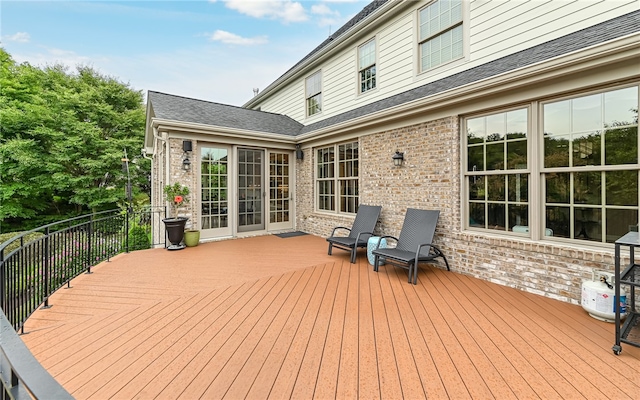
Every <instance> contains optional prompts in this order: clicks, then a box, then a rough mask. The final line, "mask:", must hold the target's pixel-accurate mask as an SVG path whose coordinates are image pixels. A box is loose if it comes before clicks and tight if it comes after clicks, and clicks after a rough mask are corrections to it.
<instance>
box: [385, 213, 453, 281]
mask: <svg viewBox="0 0 640 400" xmlns="http://www.w3.org/2000/svg"><path fill="white" fill-rule="evenodd" d="M439 216H440V211H437V210H418V209H415V208H408V209H407V213H406V215H405V216H404V223H403V224H402V229H401V230H400V237H398V238H396V237H394V236H381V237H380V239H378V245H377V246H376V249H374V250H373V251H372V254H373V255H374V256H375V259H374V262H373V270H374V271H376V272H377V271H378V265H379V262H378V261H379V259H380V258H383V259H384V260H385V261H386V263H389V264H392V265H394V266H397V267H402V268H405V269H408V270H409V283H411V281H412V280H413V284H414V285H415V284H417V283H418V263H420V262H429V261H433V260H435V259H436V258H439V257H442V259H443V260H444V263H445V264H446V265H447V271H451V269H450V268H449V262H448V261H447V258H446V257H445V256H444V254H443V253H442V251H440V249H438V248H437V247H436V246H434V245H433V243H432V241H433V236H434V234H435V231H436V224H437V222H438V217H439ZM383 238H384V239H387V242H389V239H391V242H392V243H393V242H395V243H396V246H395V247H394V248H379V246H380V241H381V240H382V239H383ZM412 278H413V279H412Z"/></svg>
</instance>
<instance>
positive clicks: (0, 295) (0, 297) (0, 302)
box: [0, 249, 8, 310]
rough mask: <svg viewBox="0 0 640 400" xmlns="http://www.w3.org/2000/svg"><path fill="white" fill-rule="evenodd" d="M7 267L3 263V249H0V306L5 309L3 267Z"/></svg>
mask: <svg viewBox="0 0 640 400" xmlns="http://www.w3.org/2000/svg"><path fill="white" fill-rule="evenodd" d="M6 268H7V266H6V265H5V262H4V249H2V250H0V308H2V309H3V310H7V308H8V307H7V302H6V298H7V297H6V295H7V288H6V281H7V275H6V273H5V269H6Z"/></svg>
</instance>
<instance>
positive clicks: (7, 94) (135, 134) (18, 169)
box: [0, 48, 150, 231]
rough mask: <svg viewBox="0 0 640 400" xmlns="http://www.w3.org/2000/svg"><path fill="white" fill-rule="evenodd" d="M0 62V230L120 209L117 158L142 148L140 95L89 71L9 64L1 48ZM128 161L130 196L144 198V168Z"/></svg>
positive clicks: (122, 178) (122, 185) (147, 165)
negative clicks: (139, 195)
mask: <svg viewBox="0 0 640 400" xmlns="http://www.w3.org/2000/svg"><path fill="white" fill-rule="evenodd" d="M0 62H1V65H2V67H1V69H0V183H1V185H0V221H3V225H2V226H1V227H0V229H1V230H2V231H7V230H19V229H22V230H23V229H28V228H32V227H35V226H39V225H42V224H44V223H47V222H50V221H52V220H60V219H64V218H68V217H71V216H74V215H79V214H83V213H87V212H95V211H100V210H105V209H110V208H114V207H116V204H117V203H118V202H122V200H123V199H124V198H125V186H126V184H125V183H126V175H125V174H124V173H123V171H122V169H121V159H122V157H123V153H124V151H125V149H126V151H127V153H128V154H130V155H131V154H140V149H141V148H142V146H143V140H144V124H145V110H144V103H143V96H142V92H140V91H135V90H133V89H131V88H130V87H129V85H128V84H123V83H121V82H119V81H117V80H116V79H115V78H111V77H107V76H103V75H101V74H100V73H98V72H97V71H95V70H93V69H92V68H90V67H85V66H78V67H77V68H76V71H75V72H74V73H70V72H69V71H68V70H67V68H65V67H64V66H61V65H54V66H48V67H45V68H43V69H40V68H36V67H33V66H31V65H29V64H28V63H23V64H16V63H15V62H14V61H13V59H12V58H11V56H10V55H9V54H8V53H6V52H5V51H4V49H2V48H0ZM130 158H131V157H130ZM136 161H137V162H136V164H132V165H130V167H131V168H130V171H131V180H132V184H133V191H134V193H139V192H141V191H142V192H145V191H148V184H149V183H148V176H149V170H150V163H149V161H148V160H146V159H143V158H139V159H137V160H136Z"/></svg>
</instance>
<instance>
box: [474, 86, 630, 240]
mask: <svg viewBox="0 0 640 400" xmlns="http://www.w3.org/2000/svg"><path fill="white" fill-rule="evenodd" d="M527 110H532V111H533V113H534V114H535V115H536V116H535V117H533V116H532V115H530V113H529V112H528V111H527ZM534 119H535V120H537V121H540V122H539V123H536V124H534V123H532V120H534ZM464 126H465V130H466V135H465V147H466V153H467V158H466V168H465V178H466V179H465V182H466V195H465V196H466V204H467V206H466V209H467V217H468V222H467V225H466V226H467V227H468V228H471V229H486V230H500V231H505V232H513V233H516V234H529V235H531V233H530V230H529V227H530V225H534V226H537V227H539V232H540V233H539V234H538V235H535V234H534V235H535V236H536V237H540V236H547V237H557V238H565V239H569V240H579V241H590V242H599V243H613V242H614V241H615V240H617V239H618V238H620V237H621V236H622V235H624V234H625V233H627V232H628V231H630V230H637V229H638V219H639V205H640V200H639V199H640V189H639V188H640V185H639V180H640V176H639V173H638V171H639V170H640V163H639V154H638V151H639V149H638V86H633V87H627V88H620V89H615V90H608V91H605V92H599V93H592V94H588V95H581V96H574V97H572V98H567V99H562V100H554V101H549V102H533V103H532V104H531V107H530V108H528V109H527V108H522V109H516V110H509V111H505V112H500V113H493V114H490V115H484V116H478V117H472V118H468V119H466V121H465V124H464ZM531 126H538V127H539V128H538V129H537V131H536V132H528V129H529V127H531ZM531 152H533V154H537V155H538V156H537V157H535V158H530V157H529V156H528V154H531ZM532 193H536V196H535V197H534V198H532V197H531V194H532Z"/></svg>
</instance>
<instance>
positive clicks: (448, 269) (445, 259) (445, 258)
mask: <svg viewBox="0 0 640 400" xmlns="http://www.w3.org/2000/svg"><path fill="white" fill-rule="evenodd" d="M440 255H441V256H442V259H444V263H445V264H446V265H447V271H451V268H449V262H448V261H447V257H445V256H444V254H442V253H440Z"/></svg>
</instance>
